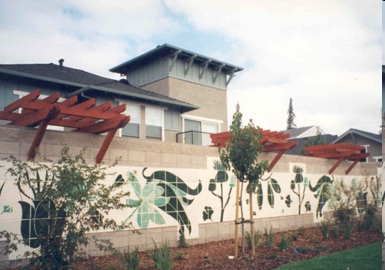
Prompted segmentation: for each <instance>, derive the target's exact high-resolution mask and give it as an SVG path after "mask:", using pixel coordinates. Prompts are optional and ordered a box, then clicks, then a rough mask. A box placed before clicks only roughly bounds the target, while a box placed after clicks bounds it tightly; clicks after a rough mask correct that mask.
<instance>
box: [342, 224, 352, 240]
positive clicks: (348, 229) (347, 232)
mask: <svg viewBox="0 0 385 270" xmlns="http://www.w3.org/2000/svg"><path fill="white" fill-rule="evenodd" d="M353 227H354V226H353V225H352V224H349V223H348V224H345V225H344V237H345V239H350V238H352V231H353Z"/></svg>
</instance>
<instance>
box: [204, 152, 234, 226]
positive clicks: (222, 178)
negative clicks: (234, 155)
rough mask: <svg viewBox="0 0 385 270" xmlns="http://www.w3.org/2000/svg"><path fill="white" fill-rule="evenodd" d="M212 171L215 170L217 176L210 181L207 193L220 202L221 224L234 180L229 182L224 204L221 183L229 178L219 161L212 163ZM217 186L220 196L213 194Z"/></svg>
mask: <svg viewBox="0 0 385 270" xmlns="http://www.w3.org/2000/svg"><path fill="white" fill-rule="evenodd" d="M214 169H215V170H217V174H216V175H215V178H214V179H210V184H209V191H211V193H212V194H213V195H214V196H215V197H217V198H219V199H220V201H221V217H220V222H223V216H224V213H225V208H226V206H227V205H228V203H229V201H230V195H231V192H232V190H233V187H234V186H235V179H234V181H230V189H229V192H228V194H227V199H226V202H224V194H223V192H224V191H223V183H225V182H227V181H228V179H229V176H228V174H227V172H226V169H225V167H224V165H223V164H222V163H221V162H220V161H217V160H216V161H214ZM217 184H219V187H220V194H217V193H215V192H214V191H215V190H216V188H217Z"/></svg>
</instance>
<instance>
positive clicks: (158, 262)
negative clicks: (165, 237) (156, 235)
mask: <svg viewBox="0 0 385 270" xmlns="http://www.w3.org/2000/svg"><path fill="white" fill-rule="evenodd" d="M152 241H153V242H154V249H153V250H152V252H150V257H151V259H152V261H153V262H154V265H155V268H156V269H161V270H171V267H172V258H171V253H170V248H169V244H168V241H166V242H163V243H162V246H161V247H160V248H158V247H157V245H156V243H155V241H154V240H152Z"/></svg>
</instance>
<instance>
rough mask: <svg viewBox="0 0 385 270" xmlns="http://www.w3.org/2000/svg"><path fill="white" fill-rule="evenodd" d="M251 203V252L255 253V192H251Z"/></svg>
mask: <svg viewBox="0 0 385 270" xmlns="http://www.w3.org/2000/svg"><path fill="white" fill-rule="evenodd" d="M249 203H250V238H251V253H252V254H253V256H254V255H255V244H254V222H253V193H252V192H251V191H250V192H249Z"/></svg>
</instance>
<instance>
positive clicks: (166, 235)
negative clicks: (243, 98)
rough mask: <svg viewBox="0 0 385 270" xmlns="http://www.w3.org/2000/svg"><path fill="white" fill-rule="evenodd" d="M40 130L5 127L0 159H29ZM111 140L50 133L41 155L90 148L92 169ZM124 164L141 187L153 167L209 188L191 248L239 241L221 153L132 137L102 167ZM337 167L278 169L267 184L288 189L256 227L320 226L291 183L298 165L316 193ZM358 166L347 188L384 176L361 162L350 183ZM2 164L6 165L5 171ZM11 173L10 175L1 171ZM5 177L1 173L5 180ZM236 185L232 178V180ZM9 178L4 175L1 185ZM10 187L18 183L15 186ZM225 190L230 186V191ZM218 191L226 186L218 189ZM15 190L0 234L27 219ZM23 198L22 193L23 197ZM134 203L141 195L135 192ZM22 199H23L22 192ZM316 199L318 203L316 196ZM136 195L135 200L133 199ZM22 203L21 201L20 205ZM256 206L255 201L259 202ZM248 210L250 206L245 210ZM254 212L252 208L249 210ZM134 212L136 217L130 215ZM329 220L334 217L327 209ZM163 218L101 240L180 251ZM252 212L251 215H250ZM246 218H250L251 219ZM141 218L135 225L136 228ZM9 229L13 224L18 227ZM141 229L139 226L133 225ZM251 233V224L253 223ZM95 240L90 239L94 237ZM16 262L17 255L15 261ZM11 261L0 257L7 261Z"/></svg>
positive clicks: (195, 214)
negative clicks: (216, 164) (217, 165)
mask: <svg viewBox="0 0 385 270" xmlns="http://www.w3.org/2000/svg"><path fill="white" fill-rule="evenodd" d="M35 132H36V130H35V129H31V128H19V127H12V126H0V158H5V157H8V156H9V155H14V156H15V157H16V158H19V159H22V160H26V158H27V154H28V151H29V147H30V145H31V142H32V140H33V138H34V135H35ZM103 140H104V136H103V135H89V134H80V133H76V132H67V131H66V132H62V131H47V132H46V134H45V136H44V138H43V141H42V143H41V146H40V152H41V153H42V154H43V155H44V156H46V157H47V158H49V159H50V160H52V161H53V162H55V161H57V160H58V158H59V157H60V151H61V149H62V148H63V147H64V146H67V147H69V148H70V153H71V154H77V153H78V152H79V151H80V150H81V149H83V147H84V148H85V158H86V159H87V161H88V162H89V163H91V164H92V163H94V162H95V157H96V155H97V153H98V151H99V148H100V146H101V145H102V143H103ZM118 157H120V158H121V161H120V162H119V165H118V166H117V167H116V168H115V169H116V172H117V173H120V174H122V175H123V176H126V173H127V172H130V173H133V174H134V175H135V177H137V178H138V181H139V182H140V183H141V185H142V187H143V186H144V185H145V184H146V180H145V179H144V175H141V172H142V170H143V168H146V167H147V168H148V170H147V171H146V175H147V176H148V175H150V174H151V172H153V171H167V172H171V173H173V174H174V175H176V176H178V177H179V178H180V179H182V180H183V181H184V182H185V183H186V184H187V185H188V186H189V187H190V188H192V189H195V188H196V187H197V186H198V184H199V183H201V185H202V190H201V191H200V193H199V194H198V195H194V196H190V197H189V199H194V202H193V203H192V204H191V206H189V205H186V206H184V207H185V209H184V210H185V211H186V214H187V215H188V216H189V221H190V222H191V232H188V233H186V235H185V236H186V238H187V241H188V243H190V244H196V243H205V242H209V241H217V240H222V239H229V238H233V237H234V226H235V225H234V209H235V208H234V205H235V198H234V195H233V194H234V193H235V191H234V192H233V193H232V196H231V198H230V201H229V204H228V206H227V208H226V211H225V215H224V218H223V222H220V219H219V213H220V204H219V200H218V199H217V198H216V197H215V196H214V195H213V194H212V192H211V191H209V189H208V185H209V182H210V179H213V178H214V177H215V174H216V172H217V171H216V170H215V169H214V168H213V161H214V160H219V157H218V149H217V148H215V147H202V146H195V145H186V144H180V143H179V144H178V143H169V142H160V141H153V140H141V139H133V138H124V137H123V138H122V137H116V138H114V140H113V141H112V143H111V146H110V148H109V149H108V151H107V153H106V155H105V157H104V160H103V162H104V163H105V164H112V163H113V162H114V160H115V159H116V158H118ZM274 157H275V154H274V153H262V154H261V155H260V160H264V159H266V160H269V161H271V160H273V158H274ZM335 162H336V161H335V160H327V159H320V158H309V157H304V156H292V155H283V156H282V158H281V159H280V160H279V162H278V163H277V164H276V165H275V167H274V168H273V170H272V175H269V174H267V175H266V176H264V178H268V177H274V179H276V180H277V181H278V182H279V184H280V186H281V188H282V192H281V194H275V193H274V196H275V204H274V205H273V206H271V205H269V204H268V202H267V199H266V198H265V202H264V205H263V207H262V209H258V207H257V206H254V209H255V210H256V215H255V216H254V218H253V220H254V226H255V228H256V229H257V230H260V231H264V229H265V228H268V229H269V228H270V226H272V227H273V228H274V230H275V231H280V230H292V229H297V228H299V227H302V226H304V227H306V226H312V225H314V224H315V223H318V222H320V220H321V219H320V218H319V217H316V214H315V210H316V204H317V203H318V201H317V199H315V198H316V196H315V194H314V193H311V192H310V191H308V192H307V194H306V200H307V201H309V202H310V203H311V204H312V205H313V207H312V210H311V211H305V210H303V211H302V213H301V214H299V213H298V210H297V209H298V203H299V202H298V199H297V198H296V197H295V194H294V193H291V190H290V180H292V179H293V178H294V174H293V166H301V167H303V168H304V177H305V176H306V177H308V178H309V182H310V181H311V183H312V185H313V186H314V185H315V183H316V181H317V180H318V179H319V178H320V177H321V176H323V175H328V171H329V169H330V168H331V167H332V166H333V165H334V164H335ZM350 164H351V162H343V163H342V164H341V165H340V166H339V167H338V168H337V169H336V170H335V172H334V173H333V176H330V175H329V176H330V177H333V179H337V178H344V179H347V181H350V180H352V179H353V178H357V179H361V178H365V177H369V176H377V175H379V172H381V164H380V163H359V164H357V165H356V167H355V168H354V169H353V170H352V171H351V172H350V174H349V176H345V171H346V170H347V168H348V167H349V166H350ZM0 165H1V164H0ZM1 170H3V171H4V170H5V168H0V171H1ZM3 171H1V172H0V173H1V174H3ZM228 175H229V179H230V178H231V173H230V172H229V173H228ZM1 177H3V176H2V175H0V185H1V184H2V178H1ZM6 181H9V182H12V180H11V179H8V180H7V179H6ZM225 184H226V185H225ZM225 184H224V185H223V188H224V189H225V190H226V192H225V193H224V194H230V193H229V192H228V191H229V189H231V187H230V186H229V184H228V183H225ZM218 185H219V183H218ZM263 185H264V195H266V191H267V185H268V182H264V183H263ZM12 188H14V185H9V184H7V185H6V188H5V190H6V191H4V192H3V194H2V195H1V196H0V208H2V207H3V205H6V204H8V205H13V206H12V207H13V209H14V211H13V213H2V214H0V230H1V229H4V228H15V230H17V229H18V228H20V226H19V225H17V224H20V217H19V216H18V213H20V210H19V209H18V208H19V205H18V203H17V201H12V200H19V199H20V194H19V193H17V196H14V195H12V194H11V193H12V192H15V191H14V190H11V189H12ZM16 192H17V191H16ZM131 194H132V196H135V193H134V192H131ZM15 195H16V193H15ZM286 195H291V196H292V197H291V198H292V201H293V202H292V206H291V207H290V206H287V205H285V200H284V197H285V196H286ZM313 195H314V196H313ZM130 196H131V195H130ZM16 197H17V199H14V198H16ZM255 203H256V202H255ZM245 205H246V204H245ZM206 206H210V207H212V210H213V212H214V214H213V216H212V217H211V218H210V219H203V218H202V210H203V208H204V207H206ZM246 208H248V206H247V207H246ZM129 211H133V209H130V210H129ZM323 211H324V212H325V215H326V213H327V211H328V209H327V207H326V206H325V207H324V210H323ZM159 212H161V213H162V214H163V217H164V220H165V222H164V224H154V223H150V224H149V225H148V227H146V228H141V227H136V228H137V229H138V230H139V231H140V232H141V234H133V233H132V231H121V232H108V231H102V232H97V233H95V234H96V235H97V236H98V237H100V238H103V237H106V238H108V239H110V240H111V241H112V242H113V243H114V244H115V246H116V247H117V248H119V249H121V250H124V249H127V248H128V247H130V249H131V250H133V248H134V247H135V246H137V247H139V249H140V250H145V249H151V248H153V241H154V242H155V243H156V244H157V245H159V244H161V243H162V242H163V241H165V240H167V241H169V244H170V245H171V246H175V245H177V244H178V241H179V233H178V230H179V229H180V228H181V224H178V222H177V221H176V220H175V219H173V218H171V217H170V216H168V215H167V213H164V212H163V211H161V210H159ZM245 213H248V209H245ZM129 215H130V213H123V214H122V213H120V214H119V215H116V216H114V217H117V218H122V219H125V218H126V217H128V216H129ZM246 218H247V217H246ZM135 220H136V219H134V223H135ZM10 224H13V225H12V226H11V225H10ZM134 225H135V224H134ZM246 229H248V224H246ZM90 236H91V235H90ZM87 252H89V254H92V255H98V254H100V253H99V252H98V251H97V250H96V248H95V247H94V246H92V245H90V246H89V247H88V248H87ZM12 258H13V257H12V256H11V257H10V259H12ZM2 259H4V258H3V257H0V260H2Z"/></svg>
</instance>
